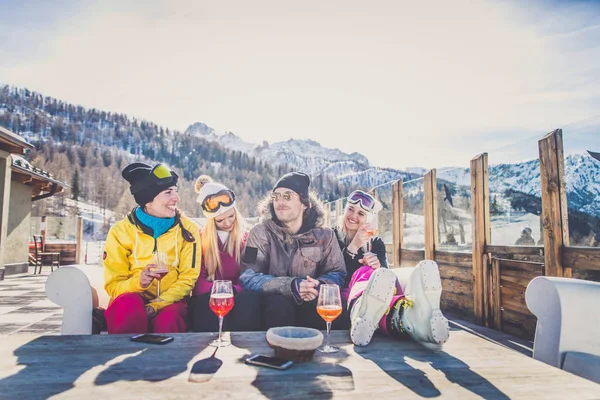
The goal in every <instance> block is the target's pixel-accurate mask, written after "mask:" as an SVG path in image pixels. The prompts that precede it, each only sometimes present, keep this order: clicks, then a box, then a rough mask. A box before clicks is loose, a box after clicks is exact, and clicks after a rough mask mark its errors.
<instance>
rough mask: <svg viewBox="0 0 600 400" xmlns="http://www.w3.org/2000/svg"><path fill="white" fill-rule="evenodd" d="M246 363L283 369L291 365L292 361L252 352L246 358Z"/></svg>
mask: <svg viewBox="0 0 600 400" xmlns="http://www.w3.org/2000/svg"><path fill="white" fill-rule="evenodd" d="M246 364H250V365H258V366H261V367H268V368H274V369H280V370H284V369H288V368H289V367H291V366H292V365H293V364H294V363H293V362H292V361H289V360H286V359H284V358H278V357H269V356H265V355H262V354H253V355H251V356H250V357H248V358H246Z"/></svg>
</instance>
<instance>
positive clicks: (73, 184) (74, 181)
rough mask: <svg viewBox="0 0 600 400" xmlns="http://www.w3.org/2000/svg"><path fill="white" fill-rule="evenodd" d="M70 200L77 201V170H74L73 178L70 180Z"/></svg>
mask: <svg viewBox="0 0 600 400" xmlns="http://www.w3.org/2000/svg"><path fill="white" fill-rule="evenodd" d="M71 198H72V199H73V200H75V201H77V200H79V169H78V168H75V172H73V178H72V179H71Z"/></svg>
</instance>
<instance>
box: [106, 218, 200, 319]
mask: <svg viewBox="0 0 600 400" xmlns="http://www.w3.org/2000/svg"><path fill="white" fill-rule="evenodd" d="M132 214H134V213H132ZM132 214H130V215H128V216H127V217H125V218H124V219H123V220H121V221H119V222H117V223H116V224H115V225H114V226H113V227H112V228H110V230H109V231H108V236H107V238H106V246H105V249H104V254H103V259H104V288H105V289H106V292H107V293H108V295H109V296H110V298H111V302H112V301H113V300H114V299H116V298H117V297H118V296H120V295H122V294H124V293H132V292H133V293H139V294H140V295H142V297H144V298H145V299H147V300H152V299H155V298H156V289H157V281H156V279H155V280H153V281H152V283H150V286H148V287H147V288H142V287H141V286H140V274H141V272H142V270H143V269H144V268H145V267H146V265H147V264H153V263H154V256H153V253H154V250H155V246H156V250H158V251H164V252H166V253H167V265H168V266H169V269H170V271H169V273H168V274H167V275H165V277H164V278H163V279H162V280H161V282H160V297H161V299H163V300H164V301H161V302H152V303H148V305H149V306H151V307H152V308H153V309H154V310H155V311H157V312H158V311H159V310H160V309H162V308H164V307H166V306H168V305H169V304H173V303H175V302H177V301H180V300H182V299H183V298H186V297H188V296H189V295H190V292H191V291H192V289H193V288H194V285H195V283H196V280H197V279H198V275H199V272H200V261H201V259H202V250H201V248H202V246H200V235H199V233H198V232H199V229H198V226H197V225H196V224H195V223H194V222H193V221H192V220H190V219H189V218H187V217H185V216H183V215H182V216H181V222H182V225H183V226H184V227H185V229H187V230H188V231H189V232H190V233H191V234H192V235H193V236H194V239H195V241H194V242H193V243H192V242H187V241H185V240H184V238H183V236H182V233H181V227H180V226H179V224H178V223H177V222H175V224H174V225H173V226H172V227H171V228H170V229H169V230H168V231H167V232H165V233H163V234H162V235H161V236H159V237H158V238H157V239H156V241H155V240H154V238H153V237H152V236H150V235H148V234H146V233H144V231H143V230H142V228H141V227H140V226H139V225H136V222H135V217H133V215H132Z"/></svg>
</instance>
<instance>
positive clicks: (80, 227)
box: [75, 216, 328, 264]
mask: <svg viewBox="0 0 600 400" xmlns="http://www.w3.org/2000/svg"><path fill="white" fill-rule="evenodd" d="M325 221H328V220H327V219H326V220H325ZM76 240H77V246H76V250H75V263H76V264H81V255H82V254H83V251H82V246H83V218H81V217H80V216H78V217H77V238H76Z"/></svg>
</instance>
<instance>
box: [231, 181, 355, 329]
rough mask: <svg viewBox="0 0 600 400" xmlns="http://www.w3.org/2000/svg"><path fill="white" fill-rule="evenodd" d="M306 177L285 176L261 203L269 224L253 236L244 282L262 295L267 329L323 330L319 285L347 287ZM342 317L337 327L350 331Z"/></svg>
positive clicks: (336, 249)
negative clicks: (288, 327) (317, 308)
mask: <svg viewBox="0 0 600 400" xmlns="http://www.w3.org/2000/svg"><path fill="white" fill-rule="evenodd" d="M309 186H310V178H309V176H308V175H307V174H305V173H303V172H290V173H288V174H286V175H284V176H282V177H281V178H280V179H279V181H277V183H276V184H275V187H274V188H273V191H272V192H271V193H270V194H269V195H268V196H267V197H266V198H265V199H264V200H263V201H262V203H261V205H260V211H261V213H262V214H263V217H264V218H265V220H264V221H263V222H262V223H260V224H258V225H256V226H255V227H254V228H252V230H251V231H250V234H249V236H248V240H247V242H246V247H245V250H244V255H243V257H242V271H243V272H242V274H241V275H240V281H241V283H242V286H243V288H244V290H249V291H257V292H260V293H261V295H262V297H263V299H262V320H263V322H264V325H265V327H266V328H267V329H268V328H271V327H274V326H285V325H295V326H308V327H315V328H319V329H322V328H323V326H324V325H323V324H324V322H323V320H322V319H321V318H320V317H319V315H318V314H317V311H316V299H317V297H318V295H319V285H320V284H322V283H330V284H331V283H332V284H336V285H339V286H340V287H342V286H343V284H344V278H345V276H346V266H345V264H344V257H343V255H342V252H341V250H340V247H339V245H338V243H337V240H336V237H335V234H334V232H333V230H332V229H330V228H327V227H324V226H323V222H324V221H323V220H324V212H323V206H322V203H321V202H320V201H319V200H318V199H317V196H316V194H315V193H314V192H312V191H309ZM347 320H348V317H347V316H346V315H341V316H340V317H338V318H337V320H336V321H334V329H335V328H338V329H340V328H346V327H347V324H348V322H347Z"/></svg>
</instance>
